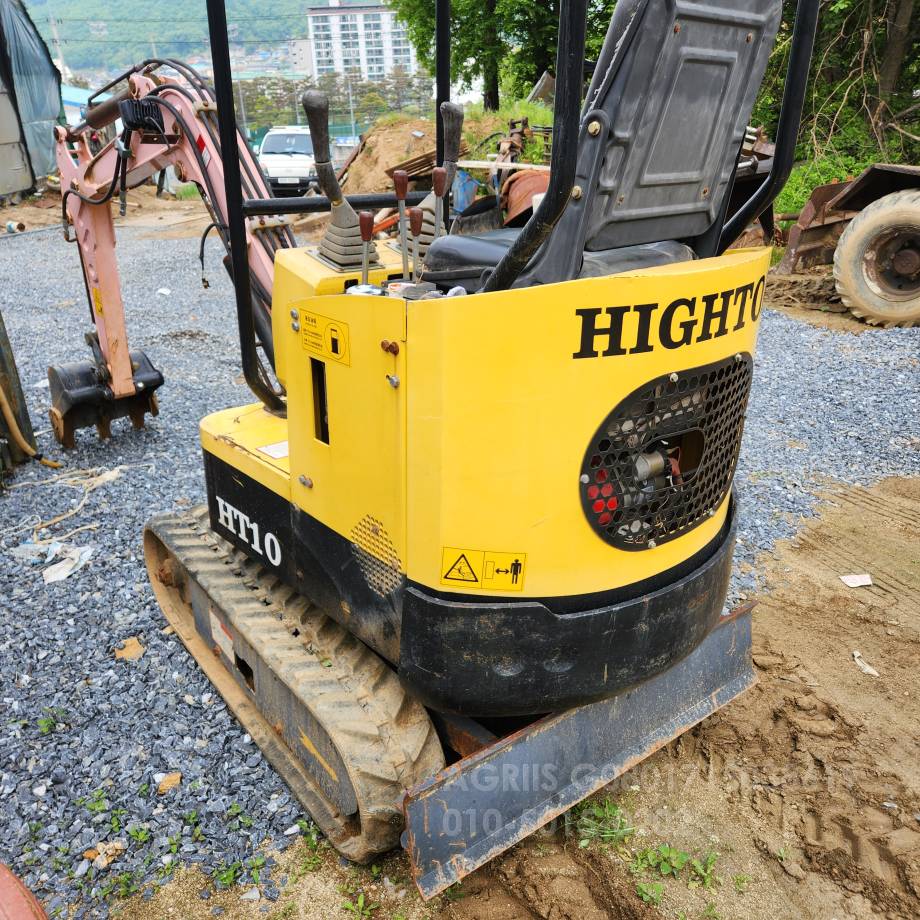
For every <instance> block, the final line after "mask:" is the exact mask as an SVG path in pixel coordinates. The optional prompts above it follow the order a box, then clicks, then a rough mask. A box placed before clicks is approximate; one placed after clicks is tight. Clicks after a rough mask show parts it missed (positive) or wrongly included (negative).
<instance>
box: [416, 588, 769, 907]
mask: <svg viewBox="0 0 920 920" xmlns="http://www.w3.org/2000/svg"><path fill="white" fill-rule="evenodd" d="M750 611H751V607H750V606H747V607H744V608H742V609H740V610H738V611H736V612H735V613H734V614H733V615H731V616H728V617H725V618H724V619H723V621H722V622H721V623H720V624H719V625H718V626H717V627H716V628H715V629H714V630H713V631H712V632H711V633H710V634H709V636H708V637H707V638H706V639H705V640H704V641H703V642H702V643H701V644H700V645H699V646H698V647H697V648H696V650H695V651H693V652H692V653H691V654H690V655H688V656H687V657H686V658H685V659H683V661H681V662H680V663H679V664H677V665H675V666H674V667H672V668H671V669H669V670H668V671H665V672H664V673H662V674H659V675H658V676H657V677H653V678H651V679H650V680H648V681H645V682H644V683H642V684H639V685H638V686H636V687H634V688H632V689H631V690H626V691H623V692H622V693H619V694H617V696H615V697H613V698H611V699H608V700H603V701H601V702H598V703H591V704H589V705H587V706H580V707H577V708H575V709H571V710H568V711H567V712H563V713H559V714H556V715H552V716H547V717H546V718H544V719H541V720H540V721H538V722H535V723H533V724H532V725H529V726H527V727H526V728H524V729H521V730H520V731H518V732H515V733H514V734H512V735H509V736H507V737H506V738H503V739H501V740H500V741H498V742H496V743H495V744H493V745H491V746H489V747H486V748H483V749H482V750H480V751H478V752H476V753H474V754H471V755H470V756H468V757H465V758H463V759H462V760H460V761H458V762H457V763H455V764H452V765H451V766H449V767H447V768H446V769H444V770H442V771H441V772H440V773H438V774H437V775H435V776H433V777H431V778H430V779H428V780H425V781H424V782H422V783H420V784H419V785H417V786H415V787H413V788H412V789H410V790H408V792H407V793H406V796H405V798H404V800H403V811H404V813H405V816H406V833H405V835H404V838H403V844H404V846H405V848H406V849H407V850H408V851H409V858H410V862H411V867H412V874H413V877H414V879H415V883H416V885H417V886H418V889H419V891H420V892H421V894H422V897H423V898H425V899H428V898H432V897H434V896H435V895H437V894H438V893H439V892H441V891H443V890H444V889H445V888H448V887H449V886H450V885H452V884H454V882H456V881H458V880H459V879H461V878H463V877H464V876H465V875H467V874H469V873H470V872H472V871H473V870H475V869H477V868H478V867H479V866H481V865H483V864H484V863H486V862H488V861H489V860H490V859H492V858H494V857H495V856H497V855H498V854H499V853H501V852H503V851H504V850H506V849H508V847H510V846H512V845H513V844H515V843H517V842H518V841H519V840H522V839H523V838H524V837H527V836H528V835H529V834H532V833H533V832H534V831H535V830H537V829H538V828H540V827H542V826H543V825H544V824H547V823H548V822H549V821H551V820H552V819H553V818H556V817H558V816H559V815H561V814H562V813H563V812H565V811H567V810H568V809H569V808H571V807H572V806H573V805H575V804H576V803H578V802H580V801H581V800H582V799H584V798H586V797H587V796H589V795H591V794H592V793H593V792H596V791H597V790H598V789H601V788H602V787H603V786H605V785H607V784H608V783H610V782H611V781H612V780H614V779H616V777H617V776H619V775H620V774H622V773H624V772H625V771H627V770H628V769H630V768H631V767H633V766H634V765H635V764H637V763H640V762H641V761H642V760H644V759H645V758H646V757H648V756H649V755H650V754H652V753H654V752H655V751H656V750H658V749H659V748H661V747H663V746H664V745H666V744H667V743H668V742H669V741H671V740H672V739H674V738H676V737H677V736H678V735H680V734H682V733H683V732H685V731H686V730H687V729H689V728H691V727H692V726H693V725H695V724H696V723H698V722H700V721H701V720H702V719H705V718H706V717H707V716H709V715H711V714H712V713H713V712H715V711H716V710H717V709H719V708H720V707H721V706H724V705H725V704H726V703H728V702H729V701H730V700H732V699H734V698H735V697H736V696H738V695H739V694H740V693H742V692H744V691H745V690H747V689H748V688H749V687H750V686H751V685H752V684H753V683H754V680H755V678H754V672H753V669H752V667H751V616H750Z"/></svg>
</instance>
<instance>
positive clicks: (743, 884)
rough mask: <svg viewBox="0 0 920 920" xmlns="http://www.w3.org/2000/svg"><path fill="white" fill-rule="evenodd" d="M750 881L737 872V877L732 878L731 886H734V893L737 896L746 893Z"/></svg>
mask: <svg viewBox="0 0 920 920" xmlns="http://www.w3.org/2000/svg"><path fill="white" fill-rule="evenodd" d="M750 880H751V877H750V876H749V875H745V874H744V873H743V872H739V873H738V874H737V875H733V876H732V884H733V885H734V886H735V891H737V892H738V894H744V892H745V891H747V886H748V882H749V881H750Z"/></svg>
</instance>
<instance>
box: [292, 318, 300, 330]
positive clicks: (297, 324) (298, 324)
mask: <svg viewBox="0 0 920 920" xmlns="http://www.w3.org/2000/svg"><path fill="white" fill-rule="evenodd" d="M291 329H293V330H294V332H300V323H298V322H297V321H296V320H295V321H294V322H293V323H291Z"/></svg>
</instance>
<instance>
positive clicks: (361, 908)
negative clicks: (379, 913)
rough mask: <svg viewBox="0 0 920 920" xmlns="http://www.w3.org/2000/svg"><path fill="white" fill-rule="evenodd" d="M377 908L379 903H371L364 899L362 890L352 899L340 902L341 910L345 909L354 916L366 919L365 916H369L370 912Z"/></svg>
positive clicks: (362, 919)
mask: <svg viewBox="0 0 920 920" xmlns="http://www.w3.org/2000/svg"><path fill="white" fill-rule="evenodd" d="M379 908H380V905H379V904H376V903H373V904H371V903H368V902H367V901H366V900H365V898H364V892H361V893H360V894H359V895H358V896H357V898H355V900H354V901H344V902H343V903H342V910H347V911H348V912H349V913H351V914H354V915H355V916H356V917H360V918H361V920H366V918H368V917H370V916H371V914H372V913H374V911H375V910H378V909H379Z"/></svg>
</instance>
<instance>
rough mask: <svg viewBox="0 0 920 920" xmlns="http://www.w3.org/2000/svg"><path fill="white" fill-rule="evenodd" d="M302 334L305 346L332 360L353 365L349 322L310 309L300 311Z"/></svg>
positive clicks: (308, 349)
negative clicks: (350, 350)
mask: <svg viewBox="0 0 920 920" xmlns="http://www.w3.org/2000/svg"><path fill="white" fill-rule="evenodd" d="M300 336H301V341H302V342H303V347H304V348H305V349H306V350H307V351H312V352H314V353H316V354H318V355H322V356H323V357H324V358H328V359H329V360H330V361H338V362H339V364H346V365H348V366H349V367H350V366H351V354H350V352H349V337H348V323H343V322H341V321H340V320H337V319H331V318H330V317H328V316H322V315H320V314H319V313H311V312H310V311H309V310H301V311H300Z"/></svg>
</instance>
